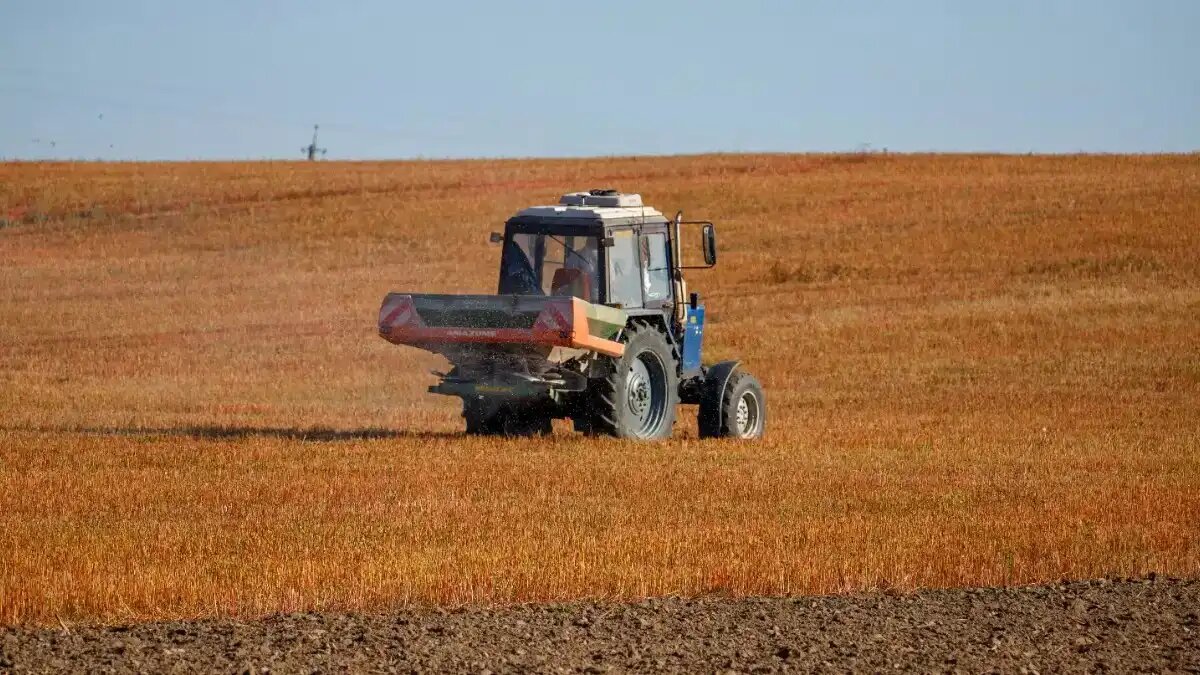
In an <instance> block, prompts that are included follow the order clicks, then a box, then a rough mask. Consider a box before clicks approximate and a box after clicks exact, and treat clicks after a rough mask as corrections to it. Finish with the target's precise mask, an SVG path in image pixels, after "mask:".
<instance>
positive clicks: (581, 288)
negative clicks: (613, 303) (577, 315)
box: [550, 267, 592, 301]
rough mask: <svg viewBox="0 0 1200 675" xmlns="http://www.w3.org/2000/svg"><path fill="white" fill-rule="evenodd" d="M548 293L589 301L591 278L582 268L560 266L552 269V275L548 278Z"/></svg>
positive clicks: (590, 296)
mask: <svg viewBox="0 0 1200 675" xmlns="http://www.w3.org/2000/svg"><path fill="white" fill-rule="evenodd" d="M550 295H571V296H574V297H576V298H579V299H581V300H589V301H590V300H591V298H592V280H591V279H589V278H588V276H587V274H584V271H583V270H579V269H569V268H566V267H561V268H559V269H556V270H554V276H553V277H552V278H551V279H550Z"/></svg>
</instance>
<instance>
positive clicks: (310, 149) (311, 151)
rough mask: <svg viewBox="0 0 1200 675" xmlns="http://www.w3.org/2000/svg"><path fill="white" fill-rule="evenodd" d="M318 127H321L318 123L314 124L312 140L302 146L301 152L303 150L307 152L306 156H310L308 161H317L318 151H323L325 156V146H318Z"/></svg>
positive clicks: (322, 154) (322, 153)
mask: <svg viewBox="0 0 1200 675" xmlns="http://www.w3.org/2000/svg"><path fill="white" fill-rule="evenodd" d="M318 127H319V125H316V124H314V125H313V137H312V142H311V143H309V144H308V145H306V146H304V147H302V148H300V152H303V153H304V154H305V156H307V157H308V161H310V162H312V161H316V159H317V153H318V152H319V153H321V156H322V157H324V156H325V148H318V147H317V129H318Z"/></svg>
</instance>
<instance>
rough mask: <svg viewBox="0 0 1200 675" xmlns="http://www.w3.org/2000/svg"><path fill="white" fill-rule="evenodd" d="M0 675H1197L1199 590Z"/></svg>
mask: <svg viewBox="0 0 1200 675" xmlns="http://www.w3.org/2000/svg"><path fill="white" fill-rule="evenodd" d="M0 636H2V643H3V652H2V655H0V670H4V669H12V670H13V671H15V672H38V671H61V670H70V671H83V670H87V671H94V672H95V671H116V672H121V671H131V670H132V671H152V672H172V671H216V672H222V671H223V672H230V671H236V672H269V671H285V672H301V671H304V672H313V671H320V672H330V671H334V670H346V669H349V670H352V671H386V672H393V671H398V672H410V671H472V672H489V671H499V672H512V671H531V670H532V671H547V672H555V671H559V672H561V671H574V672H577V671H583V672H602V671H607V670H617V671H622V670H659V671H661V670H669V671H728V670H732V671H741V672H747V671H753V672H769V671H783V670H797V671H810V670H831V671H844V670H864V671H881V670H896V669H899V670H917V671H967V672H982V671H985V670H988V671H990V670H1000V671H1005V672H1039V671H1040V672H1047V671H1050V672H1060V671H1098V670H1115V671H1120V672H1125V671H1153V672H1166V671H1176V672H1200V581H1195V580H1175V579H1161V578H1160V579H1153V578H1149V579H1142V580H1136V581H1117V582H1112V581H1094V582H1076V583H1066V584H1058V585H1050V586H1035V587H1026V588H1019V589H967V590H944V591H928V592H921V593H916V594H907V595H901V594H862V595H854V596H826V597H802V598H752V599H741V600H733V599H725V598H699V599H677V598H667V599H659V600H647V601H644V602H638V603H632V604H606V603H572V604H559V605H525V606H517V607H509V608H499V609H464V610H458V611H453V610H451V611H445V610H442V611H439V610H420V611H404V612H401V613H394V614H387V615H356V614H341V615H337V614H292V615H280V616H275V617H271V618H267V619H265V620H262V621H251V622H239V621H230V620H220V621H198V622H164V623H147V624H139V625H132V626H124V627H122V626H118V627H89V628H72V627H67V626H64V627H62V628H57V629H38V630H31V629H21V628H7V629H3V632H0Z"/></svg>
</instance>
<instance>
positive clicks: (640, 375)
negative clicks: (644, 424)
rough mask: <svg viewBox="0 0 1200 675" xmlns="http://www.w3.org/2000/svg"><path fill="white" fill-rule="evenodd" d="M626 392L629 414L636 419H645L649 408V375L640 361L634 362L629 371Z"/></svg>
mask: <svg viewBox="0 0 1200 675" xmlns="http://www.w3.org/2000/svg"><path fill="white" fill-rule="evenodd" d="M627 391H628V395H627V397H626V398H627V403H628V405H629V412H631V413H633V414H634V416H636V417H637V418H638V419H641V418H643V417H645V416H646V411H647V410H648V409H649V408H650V397H651V392H650V373H649V372H647V371H646V366H645V365H644V364H642V362H641V361H636V362H634V365H633V367H632V368H630V369H629V384H628V389H627Z"/></svg>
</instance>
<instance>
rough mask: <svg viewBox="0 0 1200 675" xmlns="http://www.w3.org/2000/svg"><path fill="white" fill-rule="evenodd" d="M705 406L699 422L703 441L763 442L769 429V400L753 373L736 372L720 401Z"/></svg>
mask: <svg viewBox="0 0 1200 675" xmlns="http://www.w3.org/2000/svg"><path fill="white" fill-rule="evenodd" d="M709 400H711V401H712V403H708V402H702V403H701V404H700V413H699V417H698V418H697V421H698V423H699V427H700V437H701V438H741V439H756V438H762V436H763V432H764V431H766V428H767V397H766V395H765V394H763V388H762V385H761V384H759V383H758V380H757V379H755V378H754V377H753V376H752V375H750V373H747V372H745V371H743V370H734V371H733V372H732V373H731V374H730V375H729V379H728V380H726V381H725V390H724V391H723V392H720V398H719V399H718V398H716V396H715V395H714V397H713V398H712V399H709Z"/></svg>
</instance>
